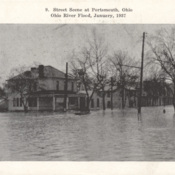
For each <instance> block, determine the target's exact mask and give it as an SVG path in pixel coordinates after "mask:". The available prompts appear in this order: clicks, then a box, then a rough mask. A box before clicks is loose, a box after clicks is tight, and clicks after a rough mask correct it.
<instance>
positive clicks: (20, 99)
mask: <svg viewBox="0 0 175 175" xmlns="http://www.w3.org/2000/svg"><path fill="white" fill-rule="evenodd" d="M20 106H22V98H20Z"/></svg>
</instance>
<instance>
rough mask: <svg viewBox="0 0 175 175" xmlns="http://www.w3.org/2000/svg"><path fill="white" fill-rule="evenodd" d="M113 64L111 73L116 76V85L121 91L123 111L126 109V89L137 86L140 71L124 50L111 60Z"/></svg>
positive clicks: (111, 57) (114, 55) (117, 52)
mask: <svg viewBox="0 0 175 175" xmlns="http://www.w3.org/2000/svg"><path fill="white" fill-rule="evenodd" d="M109 60H110V62H111V71H112V74H113V76H115V77H116V78H115V84H116V87H117V88H118V89H120V90H121V97H122V109H123V108H125V95H124V93H125V89H127V88H130V87H133V86H135V87H136V85H137V83H136V81H137V79H138V72H139V70H138V69H136V68H137V67H135V66H136V65H137V64H136V62H135V61H134V60H133V59H132V58H130V57H129V56H128V53H127V52H124V51H122V50H118V51H116V52H115V53H114V54H113V55H112V56H110V58H109Z"/></svg>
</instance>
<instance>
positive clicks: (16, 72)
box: [7, 66, 37, 112]
mask: <svg viewBox="0 0 175 175" xmlns="http://www.w3.org/2000/svg"><path fill="white" fill-rule="evenodd" d="M7 87H8V94H9V95H10V94H19V95H20V99H21V102H22V105H23V106H24V111H25V112H27V111H28V105H27V104H28V99H29V98H30V95H31V93H32V92H33V91H35V90H36V88H37V79H36V77H35V75H34V74H32V73H31V71H27V68H26V67H25V66H21V67H18V68H14V69H13V70H12V75H11V76H10V78H9V79H8V80H7Z"/></svg>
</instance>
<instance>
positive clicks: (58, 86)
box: [56, 81, 59, 91]
mask: <svg viewBox="0 0 175 175" xmlns="http://www.w3.org/2000/svg"><path fill="white" fill-rule="evenodd" d="M56 88H57V91H59V81H57V87H56Z"/></svg>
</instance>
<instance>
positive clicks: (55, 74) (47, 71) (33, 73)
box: [9, 66, 75, 80]
mask: <svg viewBox="0 0 175 175" xmlns="http://www.w3.org/2000/svg"><path fill="white" fill-rule="evenodd" d="M32 69H33V70H32ZM32 69H31V70H30V71H25V72H23V73H20V74H18V75H17V76H14V77H12V78H10V79H9V80H13V79H22V78H28V79H30V78H39V67H38V68H32ZM43 73H44V78H62V79H65V73H64V72H62V71H60V70H58V69H56V68H54V67H52V66H43ZM68 79H72V80H75V77H74V76H73V75H71V74H68Z"/></svg>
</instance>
